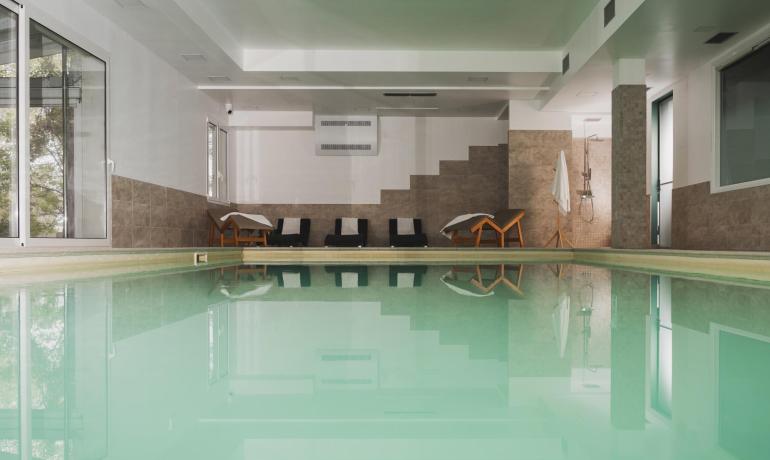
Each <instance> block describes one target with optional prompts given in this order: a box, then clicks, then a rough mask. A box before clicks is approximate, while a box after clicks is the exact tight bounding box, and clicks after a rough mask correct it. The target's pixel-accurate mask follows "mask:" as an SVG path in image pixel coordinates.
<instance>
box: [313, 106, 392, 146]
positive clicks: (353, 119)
mask: <svg viewBox="0 0 770 460" xmlns="http://www.w3.org/2000/svg"><path fill="white" fill-rule="evenodd" d="M378 129H379V125H378V119H377V117H376V116H363V115H359V116H352V115H351V116H339V115H319V116H317V117H316V119H315V151H316V155H321V156H332V155H341V156H358V155H360V156H364V155H367V156H373V155H377V153H378V139H379V131H378Z"/></svg>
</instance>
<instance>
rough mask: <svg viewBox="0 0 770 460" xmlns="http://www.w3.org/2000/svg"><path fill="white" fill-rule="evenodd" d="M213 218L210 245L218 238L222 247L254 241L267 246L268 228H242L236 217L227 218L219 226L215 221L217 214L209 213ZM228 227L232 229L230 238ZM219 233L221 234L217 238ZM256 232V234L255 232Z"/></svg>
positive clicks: (256, 243) (210, 229)
mask: <svg viewBox="0 0 770 460" xmlns="http://www.w3.org/2000/svg"><path fill="white" fill-rule="evenodd" d="M209 217H210V218H211V220H212V222H211V227H210V228H209V246H214V242H215V240H218V241H217V242H218V243H219V246H220V247H224V246H225V245H227V244H233V245H235V246H240V245H241V244H249V243H253V244H255V245H259V244H261V245H262V246H265V247H267V236H268V235H269V234H270V230H268V229H242V228H241V227H240V225H239V224H238V221H237V220H236V219H233V218H230V219H227V220H226V221H225V222H224V223H223V224H222V226H221V227H220V226H218V225H217V223H216V222H214V219H215V218H216V217H215V216H211V215H209ZM228 229H232V231H233V236H232V238H228V237H227V236H226V235H225V233H227V230H228ZM242 232H250V233H251V234H246V235H244V234H243V233H242ZM217 233H218V234H219V235H218V236H219V237H218V238H217ZM255 233H256V234H255Z"/></svg>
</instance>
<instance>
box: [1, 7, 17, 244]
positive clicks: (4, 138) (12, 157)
mask: <svg viewBox="0 0 770 460" xmlns="http://www.w3.org/2000/svg"><path fill="white" fill-rule="evenodd" d="M17 36H18V17H17V16H16V14H14V13H13V12H11V11H8V10H7V9H5V8H3V7H0V238H16V237H18V236H19V161H18V159H19V143H18V118H17V112H18V90H17V84H16V82H17V76H18V74H17V68H18V66H17V63H18V41H17Z"/></svg>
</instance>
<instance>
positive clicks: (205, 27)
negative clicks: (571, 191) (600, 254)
mask: <svg viewBox="0 0 770 460" xmlns="http://www.w3.org/2000/svg"><path fill="white" fill-rule="evenodd" d="M85 1H87V2H88V3H90V4H91V5H92V6H93V7H94V8H96V9H97V10H99V11H100V12H101V13H103V14H105V15H106V16H108V17H110V18H111V19H112V20H114V21H115V22H116V23H117V24H118V25H120V26H121V27H123V28H124V29H126V30H127V31H128V32H129V33H131V34H132V35H133V36H134V37H135V38H136V39H137V40H139V41H141V42H143V43H144V44H145V45H146V46H148V47H149V48H150V49H152V50H153V51H155V52H156V53H157V54H158V55H159V56H161V57H162V58H164V59H165V60H166V61H168V62H169V63H170V64H171V65H173V66H174V67H176V68H177V69H179V70H180V71H181V72H182V73H183V74H185V75H186V76H187V77H188V78H190V79H191V80H192V81H193V82H194V83H196V84H198V85H200V86H201V87H202V88H204V87H205V88H207V89H205V90H206V91H208V92H209V93H210V94H212V95H213V96H214V97H215V98H217V99H218V100H220V101H222V102H230V103H233V104H234V106H235V108H237V109H250V110H251V109H255V108H259V109H261V110H308V109H312V110H315V111H317V112H326V113H348V112H352V113H361V112H366V111H369V112H372V111H374V110H375V108H376V107H382V106H391V105H394V101H393V98H383V96H382V92H384V91H385V89H384V88H385V87H414V88H416V89H417V88H430V87H437V86H440V87H456V88H455V89H453V90H441V91H438V96H437V97H435V98H430V101H423V100H416V101H415V100H404V99H401V101H402V103H403V106H404V107H407V106H429V107H438V108H439V110H431V111H420V112H416V113H411V114H417V115H420V114H421V115H430V116H489V117H494V116H497V115H498V114H499V113H500V111H501V110H502V109H503V108H504V106H505V104H506V103H507V101H508V100H509V99H520V100H525V101H532V100H533V99H536V100H538V101H540V104H539V105H543V104H544V109H546V110H553V111H566V112H584V113H606V112H609V111H610V92H611V90H612V62H613V61H614V60H615V59H617V58H620V57H643V58H646V59H647V63H648V64H647V70H648V81H649V82H650V84H651V86H655V87H657V86H665V85H667V84H670V83H672V82H674V81H675V80H676V79H678V78H681V76H683V75H685V74H686V73H687V72H688V71H689V70H691V69H692V68H694V67H695V66H697V65H700V64H702V63H704V62H706V61H707V60H709V59H711V58H713V57H714V56H716V55H717V54H719V53H720V52H721V50H724V49H725V47H727V46H729V45H730V44H731V43H732V42H728V43H727V44H725V45H720V46H709V45H704V44H703V41H705V39H706V38H708V36H710V35H712V34H713V33H714V32H716V31H721V30H725V31H733V32H739V36H738V37H736V38H735V39H733V41H734V40H739V39H740V37H741V36H745V35H746V34H748V33H749V32H751V31H753V30H756V29H757V28H759V27H760V26H761V25H762V24H765V23H767V22H768V21H770V1H768V0H634V1H638V2H641V3H642V5H641V6H640V7H639V8H638V9H637V10H636V11H635V12H634V13H633V14H632V15H631V16H630V17H629V18H628V19H627V20H626V21H625V22H624V23H622V24H621V25H620V27H619V28H618V30H617V31H616V32H615V33H614V34H613V35H612V36H611V37H610V38H609V39H608V40H607V41H606V42H605V43H604V44H603V46H601V47H600V48H599V49H598V50H595V52H592V54H593V56H592V57H591V58H590V59H589V60H588V62H587V63H586V64H585V65H583V66H582V67H581V68H577V69H573V71H571V72H570V73H569V74H568V75H567V76H566V77H562V76H561V74H560V72H559V70H560V61H561V56H562V53H564V52H566V51H564V50H566V49H568V47H569V46H570V45H569V40H570V38H571V37H573V35H574V34H575V31H576V30H578V29H579V28H580V27H583V28H585V27H586V24H589V23H590V21H588V20H586V18H587V17H588V15H589V14H590V13H591V11H592V9H594V7H597V6H598V7H599V8H601V6H599V5H598V2H599V1H600V0H547V1H546V0H540V1H538V0H142V3H143V4H144V5H145V7H142V8H122V7H121V6H119V4H118V3H117V2H116V1H115V0H85ZM601 1H602V3H603V2H604V0H601ZM617 1H618V2H620V1H621V0H617ZM631 1H632V0H628V2H631ZM619 5H621V4H620V3H619ZM594 13H595V12H594ZM584 22H585V24H583V25H582V26H581V24H582V23H584ZM599 27H601V25H599ZM704 27H705V28H704ZM697 28H700V29H698V30H700V31H699V32H696V29H697ZM265 50H267V51H268V53H267V55H270V56H273V55H275V56H278V57H279V59H277V60H272V59H271V60H267V61H266V60H264V59H262V58H261V56H265V55H266V54H265ZM332 50H337V51H332ZM363 50H378V51H381V50H388V51H392V52H393V53H394V54H393V55H392V56H390V57H389V59H392V62H394V63H397V64H398V68H399V71H382V69H381V67H383V64H382V63H381V62H380V63H379V65H376V64H377V63H371V62H369V63H363V64H362V63H361V62H359V60H360V58H361V57H365V54H361V53H365V51H363ZM437 50H447V51H437ZM468 50H477V51H479V53H473V52H472V53H470V54H469V51H468ZM257 51H259V52H260V53H261V54H260V53H256V52H257ZM273 51H274V52H273ZM249 52H252V55H254V56H257V58H256V64H255V62H254V61H252V62H249V63H247V62H246V59H247V56H249ZM296 52H299V53H300V54H298V55H296V56H299V59H297V57H296V56H295V57H294V58H293V59H294V60H293V61H292V60H291V59H288V60H287V59H283V60H281V58H283V57H285V56H287V55H290V54H291V53H296ZM184 53H200V54H202V55H203V56H205V61H190V62H187V61H185V60H183V59H182V57H181V55H182V54H184ZM255 53H256V54H255ZM324 53H326V54H324ZM335 53H337V54H336V55H335ZM340 53H341V54H340ZM431 53H432V54H431ZM483 53H492V54H486V55H485V54H483ZM494 53H498V54H494ZM329 55H332V57H331V58H330V57H328V56H329ZM492 55H494V56H495V57H494V58H487V57H486V56H492ZM324 56H326V57H324ZM482 56H483V57H482ZM427 58H429V59H431V64H430V65H426V59H427ZM474 58H475V59H474ZM352 61H354V62H352ZM286 62H289V64H288V65H287V64H286ZM351 62H352V63H353V64H356V65H353V66H351V65H350V64H351ZM297 63H299V64H297ZM487 63H489V65H488V64H487ZM306 64H311V65H306ZM535 64H536V65H535ZM388 65H390V64H389V63H388V64H387V65H385V67H388ZM244 69H252V70H244ZM255 69H256V70H255ZM297 69H300V70H299V71H297ZM318 69H322V70H321V71H318ZM367 69H368V70H367ZM501 69H502V71H501ZM292 70H293V71H292ZM220 75H221V76H227V77H228V79H229V81H226V82H215V83H212V82H211V81H210V80H209V78H208V77H209V76H220ZM212 85H215V86H218V87H220V89H211V86H212ZM254 85H257V86H259V88H254V87H253V86H254ZM232 86H238V87H240V88H241V89H234V88H231V87H232ZM264 86H281V87H287V86H302V87H313V86H325V87H329V86H332V87H335V88H338V87H361V86H365V87H382V88H380V89H377V90H357V89H353V88H347V89H329V90H319V89H302V90H298V89H291V88H290V89H276V88H264ZM467 87H495V88H496V89H495V90H490V89H485V88H477V89H475V90H473V89H469V88H467ZM511 87H515V88H511ZM389 113H391V112H389ZM392 113H393V114H398V113H396V112H392ZM405 113H409V112H405Z"/></svg>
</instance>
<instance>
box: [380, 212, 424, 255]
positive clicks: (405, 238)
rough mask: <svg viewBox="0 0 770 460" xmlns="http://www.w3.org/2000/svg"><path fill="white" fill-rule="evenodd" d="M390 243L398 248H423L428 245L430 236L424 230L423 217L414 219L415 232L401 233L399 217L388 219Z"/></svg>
mask: <svg viewBox="0 0 770 460" xmlns="http://www.w3.org/2000/svg"><path fill="white" fill-rule="evenodd" d="M388 232H389V233H390V245H391V246H392V247H396V248H421V247H425V246H427V245H428V236H427V235H425V233H423V232H422V219H414V234H412V235H399V234H398V219H390V220H388Z"/></svg>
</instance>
